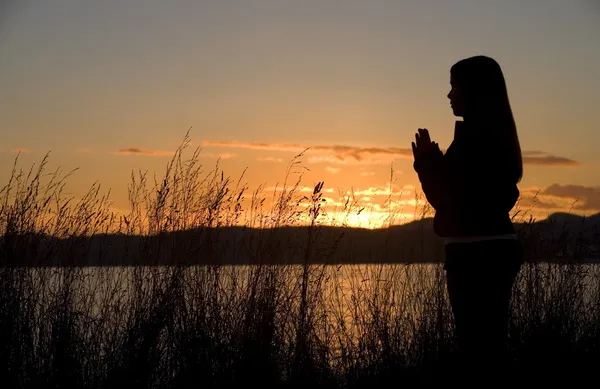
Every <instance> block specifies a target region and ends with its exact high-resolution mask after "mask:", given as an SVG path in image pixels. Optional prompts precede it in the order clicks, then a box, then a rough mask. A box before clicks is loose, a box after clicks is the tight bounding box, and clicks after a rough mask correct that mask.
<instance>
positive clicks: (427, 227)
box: [0, 213, 600, 266]
mask: <svg viewBox="0 0 600 389" xmlns="http://www.w3.org/2000/svg"><path fill="white" fill-rule="evenodd" d="M515 226H516V229H517V232H518V235H519V237H520V239H521V241H522V242H523V245H524V248H525V252H526V257H527V258H528V259H529V260H556V259H560V258H562V260H574V261H575V260H586V261H588V260H594V259H595V258H598V257H600V254H599V253H598V247H599V242H600V234H599V232H600V213H598V214H595V215H592V216H589V217H582V216H578V215H573V214H568V213H555V214H552V215H550V216H549V217H548V218H547V219H543V220H539V221H535V220H534V221H528V222H515ZM0 252H1V253H2V254H3V255H2V262H1V263H0V266H147V265H150V266H152V265H175V264H179V265H195V264H220V265H244V264H302V263H305V262H307V263H323V264H325V263H326V264H360V263H365V264H367V263H437V262H440V261H442V260H443V253H444V244H443V241H442V240H441V239H440V238H438V237H437V236H436V235H435V234H434V232H433V222H432V219H431V218H423V219H420V220H416V221H412V222H409V223H407V224H403V225H394V226H391V227H389V228H381V229H365V228H351V227H331V226H318V227H314V228H312V229H311V228H309V227H279V228H273V229H255V228H249V227H241V226H240V227H237V226H236V227H220V228H195V229H190V230H184V231H176V232H164V233H160V234H157V235H152V236H132V235H123V234H98V235H93V236H91V237H71V238H66V239H58V238H54V237H51V236H47V235H40V234H33V233H29V234H21V235H4V236H3V237H0Z"/></svg>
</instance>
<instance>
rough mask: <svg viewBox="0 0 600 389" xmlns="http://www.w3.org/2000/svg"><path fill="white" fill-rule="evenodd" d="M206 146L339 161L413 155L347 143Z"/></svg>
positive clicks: (223, 143)
mask: <svg viewBox="0 0 600 389" xmlns="http://www.w3.org/2000/svg"><path fill="white" fill-rule="evenodd" d="M202 144H203V145H204V146H209V147H227V148H237V149H255V150H270V151H293V152H302V151H305V150H308V151H311V150H312V151H318V152H322V153H327V154H330V155H333V156H334V158H335V159H336V160H337V161H342V162H343V161H346V160H354V161H364V160H365V159H366V158H369V157H387V158H390V159H391V158H396V157H401V158H406V157H410V156H412V150H411V149H409V148H398V147H388V148H383V147H356V146H347V145H307V144H299V143H264V142H235V141H210V140H205V141H203V142H202Z"/></svg>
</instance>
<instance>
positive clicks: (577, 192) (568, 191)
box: [541, 184, 600, 210]
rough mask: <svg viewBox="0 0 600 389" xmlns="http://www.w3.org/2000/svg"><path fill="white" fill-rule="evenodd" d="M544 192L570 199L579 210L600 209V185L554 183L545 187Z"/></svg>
mask: <svg viewBox="0 0 600 389" xmlns="http://www.w3.org/2000/svg"><path fill="white" fill-rule="evenodd" d="M541 193H542V194H545V195H550V196H554V197H557V198H561V199H568V200H569V201H572V202H573V203H574V204H575V205H574V207H573V208H575V209H579V210H598V209H600V187H599V186H585V185H560V184H552V185H550V186H548V187H547V188H545V189H544V190H543V191H542V192H541Z"/></svg>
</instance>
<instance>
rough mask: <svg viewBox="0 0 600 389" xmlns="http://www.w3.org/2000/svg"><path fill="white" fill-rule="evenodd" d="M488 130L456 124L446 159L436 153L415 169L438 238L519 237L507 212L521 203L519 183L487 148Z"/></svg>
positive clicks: (425, 156) (424, 157)
mask: <svg viewBox="0 0 600 389" xmlns="http://www.w3.org/2000/svg"><path fill="white" fill-rule="evenodd" d="M487 143H489V140H486V137H485V129H475V128H467V127H466V125H465V124H464V122H460V121H457V122H456V126H455V133H454V140H453V141H452V143H451V144H450V146H449V147H448V149H447V150H446V153H445V154H443V153H442V151H441V150H440V149H439V148H438V147H435V148H433V149H432V150H429V151H427V152H426V153H424V154H422V155H421V156H419V157H418V158H416V159H415V161H414V164H413V167H414V169H415V171H416V172H417V174H418V177H419V181H420V182H421V186H422V189H423V192H424V195H425V197H426V198H427V201H428V202H429V204H431V206H432V207H433V209H435V216H434V221H433V228H434V231H435V233H436V235H438V236H440V237H473V236H491V235H502V234H511V233H515V229H514V226H513V224H512V220H511V218H510V215H509V212H510V211H511V209H512V208H513V207H514V205H515V204H516V202H517V200H518V198H519V194H520V193H519V189H518V187H517V180H516V179H515V178H514V177H511V174H510V172H509V171H508V169H506V168H503V165H502V164H501V163H500V160H501V158H500V155H499V154H498V153H499V152H501V151H500V150H495V148H490V147H488V144H487Z"/></svg>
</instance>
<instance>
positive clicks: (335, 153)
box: [202, 140, 580, 166]
mask: <svg viewBox="0 0 600 389" xmlns="http://www.w3.org/2000/svg"><path fill="white" fill-rule="evenodd" d="M202 144H203V145H204V146H208V147H223V148H232V149H254V150H269V151H289V152H298V153H299V152H302V151H305V150H307V151H316V152H320V153H323V154H325V155H321V156H311V157H310V158H309V159H308V162H309V163H336V164H348V163H364V164H378V163H388V162H389V161H390V160H392V159H395V158H412V157H413V153H412V149H410V148H408V147H406V148H402V147H357V146H348V145H308V144H300V143H266V142H236V141H211V140H204V141H203V142H202ZM523 163H526V164H530V165H545V166H579V165H580V163H579V162H578V161H575V160H573V159H571V158H567V157H561V156H556V155H552V154H550V153H546V152H544V151H539V150H532V151H524V152H523Z"/></svg>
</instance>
